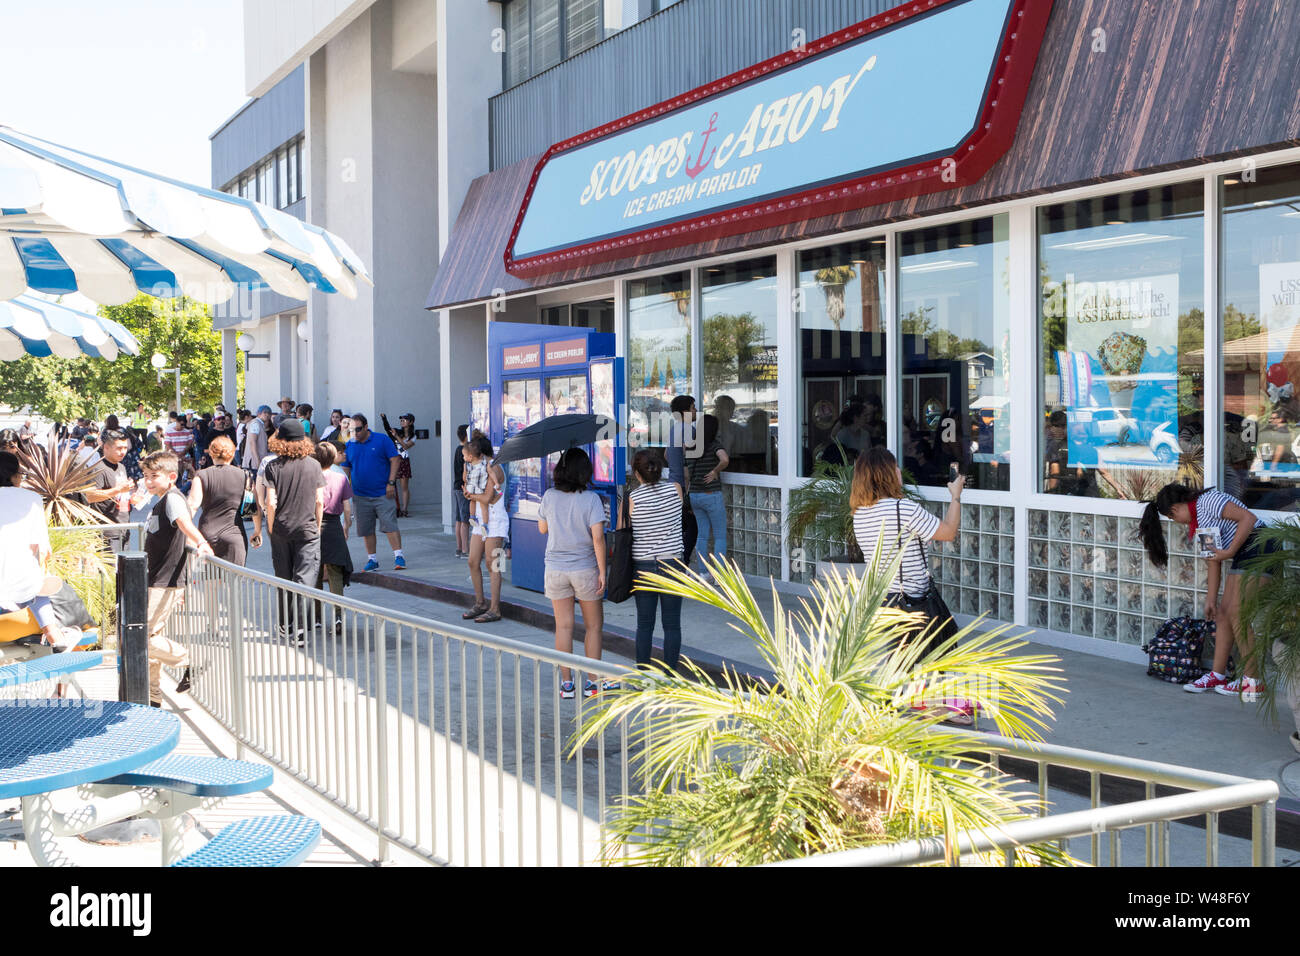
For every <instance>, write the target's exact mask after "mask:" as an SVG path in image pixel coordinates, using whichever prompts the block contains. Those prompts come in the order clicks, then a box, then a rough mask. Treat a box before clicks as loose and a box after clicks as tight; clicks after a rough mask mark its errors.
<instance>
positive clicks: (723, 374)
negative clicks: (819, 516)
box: [700, 256, 777, 475]
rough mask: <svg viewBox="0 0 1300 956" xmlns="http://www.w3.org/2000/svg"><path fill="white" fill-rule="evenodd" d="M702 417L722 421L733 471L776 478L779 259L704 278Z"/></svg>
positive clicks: (724, 268) (715, 270)
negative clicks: (705, 416) (777, 279)
mask: <svg viewBox="0 0 1300 956" xmlns="http://www.w3.org/2000/svg"><path fill="white" fill-rule="evenodd" d="M700 304H701V312H702V314H703V316H704V324H703V327H702V329H701V332H700V335H701V339H700V341H701V344H702V346H703V353H704V376H703V382H702V388H703V394H702V396H701V398H702V401H701V402H700V410H701V411H702V412H703V413H704V414H706V415H716V416H717V418H718V438H719V440H720V441H721V442H722V447H723V448H725V449H726V450H727V454H728V455H729V456H730V458H731V464H730V465H728V470H729V471H732V472H750V473H754V474H760V475H775V474H776V464H777V463H776V429H777V391H776V365H777V363H776V359H777V349H776V304H777V303H776V258H775V257H774V256H765V257H764V258H762V259H748V260H746V261H744V262H732V263H728V264H726V265H720V266H710V267H708V268H707V269H703V270H701V271H700Z"/></svg>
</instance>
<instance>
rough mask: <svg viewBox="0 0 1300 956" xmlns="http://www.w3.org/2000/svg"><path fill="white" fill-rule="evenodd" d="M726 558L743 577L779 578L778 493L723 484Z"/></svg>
mask: <svg viewBox="0 0 1300 956" xmlns="http://www.w3.org/2000/svg"><path fill="white" fill-rule="evenodd" d="M722 494H723V497H724V499H725V501H726V504H727V556H728V557H729V558H731V559H732V560H733V561H735V562H736V564H738V565H740V570H741V571H743V572H744V573H745V574H757V575H760V576H762V577H765V578H767V577H773V578H776V579H777V580H780V578H781V489H780V488H756V487H753V486H751V485H733V484H725V485H723V486H722Z"/></svg>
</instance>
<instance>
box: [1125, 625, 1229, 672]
mask: <svg viewBox="0 0 1300 956" xmlns="http://www.w3.org/2000/svg"><path fill="white" fill-rule="evenodd" d="M1213 634H1214V622H1213V621H1205V620H1201V619H1200V618H1193V617H1175V618H1171V619H1170V620H1168V621H1165V622H1164V623H1163V624H1161V625H1160V627H1159V628H1158V629H1157V630H1156V636H1155V637H1153V638H1152V639H1151V643H1149V644H1144V645H1142V650H1144V651H1146V653H1147V657H1148V659H1149V663H1148V664H1147V676H1148V677H1155V678H1157V679H1158V680H1164V681H1169V683H1171V684H1188V683H1191V682H1192V681H1194V680H1196V679H1197V678H1198V677H1200V676H1201V675H1202V674H1204V673H1205V668H1204V667H1202V666H1201V652H1202V651H1203V650H1204V648H1205V639H1206V638H1207V637H1210V636H1212V635H1213Z"/></svg>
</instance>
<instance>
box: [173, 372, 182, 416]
mask: <svg viewBox="0 0 1300 956" xmlns="http://www.w3.org/2000/svg"><path fill="white" fill-rule="evenodd" d="M172 371H173V372H175V373H176V414H177V415H179V414H180V413H181V370H180V369H179V368H174V369H172Z"/></svg>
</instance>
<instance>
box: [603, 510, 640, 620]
mask: <svg viewBox="0 0 1300 956" xmlns="http://www.w3.org/2000/svg"><path fill="white" fill-rule="evenodd" d="M618 519H619V520H618V528H617V529H616V530H615V531H614V535H613V541H612V543H611V545H610V554H609V573H608V575H607V576H606V580H605V600H607V601H612V602H613V603H615V604H622V603H623V602H624V601H626V600H627V599H628V598H630V597H631V596H632V577H633V572H634V569H633V567H632V529H631V528H629V527H628V526H627V486H626V485H624V487H623V501H622V504H621V506H620V507H619V509H618Z"/></svg>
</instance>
